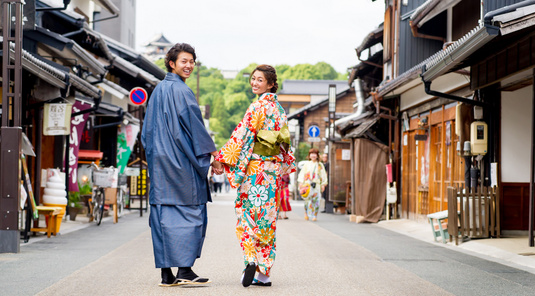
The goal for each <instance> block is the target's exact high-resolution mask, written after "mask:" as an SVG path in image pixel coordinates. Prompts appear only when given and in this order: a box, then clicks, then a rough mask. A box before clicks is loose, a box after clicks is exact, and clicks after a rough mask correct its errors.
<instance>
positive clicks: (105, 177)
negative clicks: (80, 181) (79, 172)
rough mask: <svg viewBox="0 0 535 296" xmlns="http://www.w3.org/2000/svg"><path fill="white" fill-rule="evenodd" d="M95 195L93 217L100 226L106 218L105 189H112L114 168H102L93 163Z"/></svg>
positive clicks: (92, 199) (92, 198)
mask: <svg viewBox="0 0 535 296" xmlns="http://www.w3.org/2000/svg"><path fill="white" fill-rule="evenodd" d="M91 167H92V180H93V193H92V196H91V215H92V217H93V220H94V221H95V222H96V223H97V225H100V223H101V222H102V217H103V216H104V204H105V202H106V193H105V190H104V189H105V188H106V187H111V185H112V182H113V173H114V170H113V168H100V167H99V166H98V165H97V164H95V163H94V162H93V163H91Z"/></svg>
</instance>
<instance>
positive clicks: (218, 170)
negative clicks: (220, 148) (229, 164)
mask: <svg viewBox="0 0 535 296" xmlns="http://www.w3.org/2000/svg"><path fill="white" fill-rule="evenodd" d="M212 172H213V173H215V174H216V175H221V174H222V173H223V165H222V164H221V163H220V162H219V161H217V160H214V161H212Z"/></svg>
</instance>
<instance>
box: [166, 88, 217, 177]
mask: <svg viewBox="0 0 535 296" xmlns="http://www.w3.org/2000/svg"><path fill="white" fill-rule="evenodd" d="M178 95H179V97H182V98H183V101H182V104H181V103H180V102H179V101H180V100H175V101H174V102H175V105H176V106H175V108H177V110H180V113H179V117H178V124H177V125H171V127H172V128H173V129H175V130H173V131H172V133H173V135H174V138H175V140H176V141H177V142H178V143H177V145H178V147H179V149H181V150H182V152H183V153H184V154H185V155H186V157H187V158H188V159H189V161H190V163H191V164H192V165H193V167H194V168H195V170H196V171H197V172H198V173H199V174H200V175H201V176H207V175H208V169H209V167H210V155H209V153H210V152H213V151H216V148H215V144H214V142H213V140H212V138H211V137H210V135H209V134H208V131H207V130H206V128H205V126H204V122H203V120H202V115H201V110H200V109H199V106H198V105H197V103H196V101H195V99H194V98H193V97H192V96H193V95H192V94H191V93H188V92H186V91H183V90H181V89H179V90H178ZM192 100H193V101H192ZM177 104H178V105H177Z"/></svg>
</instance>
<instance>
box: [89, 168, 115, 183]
mask: <svg viewBox="0 0 535 296" xmlns="http://www.w3.org/2000/svg"><path fill="white" fill-rule="evenodd" d="M113 182H114V178H113V170H100V171H93V185H96V186H100V187H111V186H112V185H113Z"/></svg>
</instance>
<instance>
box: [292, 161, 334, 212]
mask: <svg viewBox="0 0 535 296" xmlns="http://www.w3.org/2000/svg"><path fill="white" fill-rule="evenodd" d="M297 183H299V184H303V183H309V184H310V183H316V186H315V188H313V187H310V193H309V194H308V196H307V198H306V199H305V217H310V218H312V219H314V218H316V217H317V216H318V211H319V208H320V197H321V187H322V186H323V185H327V172H326V171H325V167H324V166H323V164H322V163H321V162H319V161H318V162H312V161H309V162H307V163H305V165H304V166H303V168H302V169H301V171H300V172H299V176H297Z"/></svg>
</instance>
